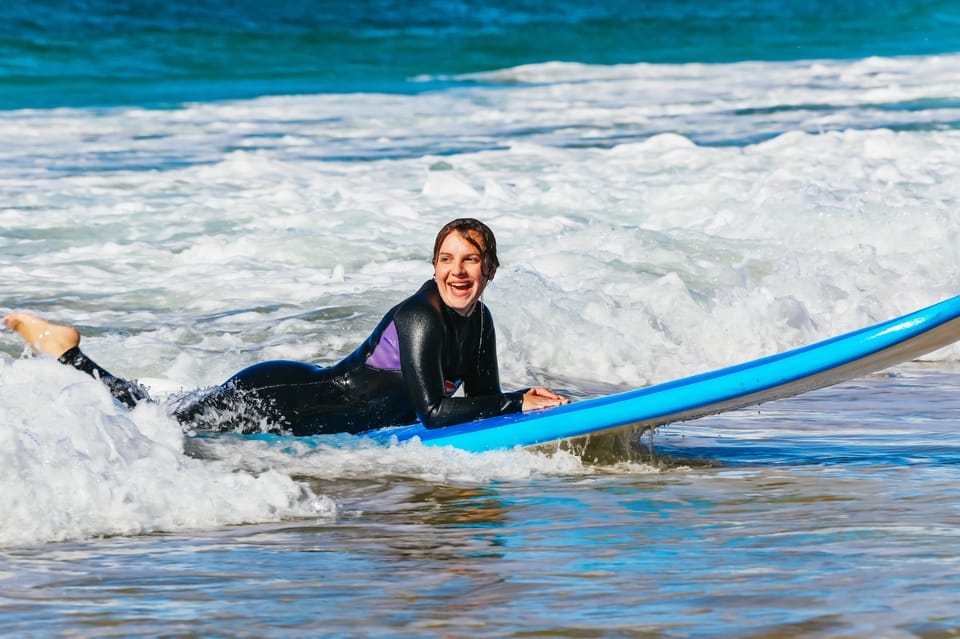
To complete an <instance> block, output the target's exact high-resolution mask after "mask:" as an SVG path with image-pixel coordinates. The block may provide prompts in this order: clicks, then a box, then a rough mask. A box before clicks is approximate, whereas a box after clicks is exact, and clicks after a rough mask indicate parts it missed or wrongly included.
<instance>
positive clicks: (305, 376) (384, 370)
mask: <svg viewBox="0 0 960 639" xmlns="http://www.w3.org/2000/svg"><path fill="white" fill-rule="evenodd" d="M60 360H61V361H62V362H64V363H66V364H70V365H72V366H74V367H75V368H79V369H80V370H84V371H86V372H88V373H90V374H91V375H94V376H95V377H98V378H99V379H101V380H102V381H103V382H104V383H105V384H106V385H107V387H108V388H110V390H111V392H112V393H113V396H114V397H115V398H116V399H117V400H118V401H120V402H122V403H124V404H126V405H128V406H133V405H135V404H136V403H137V402H138V401H142V400H144V399H148V395H147V392H146V390H145V389H144V388H143V387H142V386H140V385H139V384H137V383H136V382H131V381H128V380H123V379H119V378H117V377H114V376H113V375H110V373H108V372H107V371H105V370H103V369H101V368H100V367H99V366H97V365H96V364H95V363H93V362H92V361H91V360H90V359H88V358H87V357H86V356H85V355H84V354H83V353H81V352H80V351H79V349H71V350H70V351H67V352H66V353H64V354H63V355H62V356H61V357H60ZM461 384H462V385H463V389H464V394H465V396H464V397H452V395H453V393H454V392H455V391H456V390H457V388H459V386H460V385H461ZM522 404H523V391H516V392H513V393H503V392H502V391H501V390H500V373H499V369H498V365H497V348H496V334H495V331H494V327H493V319H492V317H491V316H490V311H489V310H488V309H487V307H486V306H484V305H483V303H480V302H478V304H477V308H476V309H475V311H474V312H473V313H471V315H470V316H469V317H462V316H461V315H459V314H458V313H456V312H455V311H453V310H452V309H451V308H449V307H448V306H447V305H445V304H444V303H443V301H442V299H441V298H440V293H439V291H438V290H437V285H436V282H434V281H433V280H429V281H427V282H426V283H425V284H424V285H423V286H422V287H421V288H420V290H419V291H417V292H416V293H415V294H414V295H412V296H411V297H409V298H407V299H406V300H404V301H403V302H401V303H400V304H398V305H397V306H395V307H394V308H392V309H391V310H390V311H389V312H388V313H387V314H386V315H385V316H384V318H383V320H381V322H380V324H379V325H378V326H377V328H376V329H374V331H373V333H372V334H371V335H370V337H369V338H367V339H366V341H364V342H363V344H361V345H360V347H359V348H357V350H355V351H354V352H353V353H352V354H350V355H349V356H348V357H347V358H346V359H344V360H343V361H341V362H340V363H339V364H336V365H335V366H331V367H329V368H321V367H319V366H315V365H313V364H305V363H302V362H292V361H270V362H264V363H262V364H256V365H254V366H251V367H249V368H246V369H244V370H242V371H240V372H239V373H237V374H236V375H234V376H233V377H231V378H230V379H229V380H227V381H226V382H225V383H224V384H222V385H221V386H218V387H216V388H214V389H212V390H210V391H208V392H206V393H204V394H202V395H201V396H199V397H192V398H188V399H185V400H183V401H182V402H181V404H180V405H179V406H178V408H177V409H176V411H175V415H176V416H177V418H178V419H179V420H180V421H181V422H183V423H186V424H190V425H192V426H196V427H198V428H204V429H216V430H224V429H229V430H238V429H239V430H248V431H249V430H262V429H263V428H264V427H267V428H268V429H276V428H281V429H283V430H288V431H290V432H292V433H293V434H295V435H312V434H318V433H359V432H362V431H365V430H370V429H373V428H379V427H382V426H389V425H392V424H403V423H409V422H412V421H414V420H415V419H417V418H419V419H420V420H421V421H422V422H423V423H424V425H426V426H427V427H428V428H437V427H440V426H448V425H450V424H458V423H461V422H466V421H470V420H474V419H479V418H481V417H491V416H494V415H502V414H505V413H515V412H519V411H520V410H521V407H522Z"/></svg>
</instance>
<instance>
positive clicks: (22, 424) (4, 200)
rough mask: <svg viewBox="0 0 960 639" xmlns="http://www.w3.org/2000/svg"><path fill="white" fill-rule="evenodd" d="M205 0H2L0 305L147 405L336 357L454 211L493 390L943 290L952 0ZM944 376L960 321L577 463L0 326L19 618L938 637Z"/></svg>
mask: <svg viewBox="0 0 960 639" xmlns="http://www.w3.org/2000/svg"><path fill="white" fill-rule="evenodd" d="M226 4H227V3H222V4H221V3H215V2H211V1H206V2H204V1H194V2H190V3H184V2H179V1H177V0H172V1H170V2H167V3H165V4H164V5H163V6H162V7H155V6H152V5H147V4H141V3H130V2H128V3H124V2H107V1H105V0H100V1H92V2H85V3H66V2H53V1H47V2H39V3H22V4H17V5H15V6H14V5H13V4H12V3H5V4H2V5H0V17H2V18H3V20H0V291H2V293H0V311H2V312H6V311H8V310H13V309H26V310H31V311H33V312H36V313H39V314H41V315H43V316H44V317H47V318H49V319H52V320H54V321H60V322H67V323H71V324H74V325H76V326H78V327H79V328H80V330H81V332H82V333H83V335H84V338H83V339H84V342H83V343H84V348H85V351H86V352H88V353H89V354H90V355H91V356H92V357H93V358H94V359H96V360H97V361H98V362H100V363H101V364H103V365H104V366H106V367H107V368H109V369H110V370H111V371H113V372H115V373H117V374H120V375H123V376H126V377H134V378H139V379H142V380H144V381H145V382H146V383H147V384H149V385H150V386H151V388H152V390H153V392H154V393H155V394H157V395H159V396H162V395H164V394H167V393H174V392H179V391H180V390H181V389H193V388H198V387H204V386H209V385H213V384H217V383H220V382H221V381H223V380H224V379H226V378H227V377H229V376H230V375H231V374H232V373H234V372H235V371H237V370H239V369H240V368H242V367H244V366H246V365H249V364H251V363H254V362H258V361H262V360H265V359H273V358H287V359H297V360H303V361H313V362H317V363H321V364H324V363H332V362H335V361H337V360H338V359H339V358H340V357H342V356H344V355H345V354H347V353H349V352H350V351H352V350H353V348H355V346H356V345H357V344H358V343H359V342H360V341H361V340H362V339H364V338H365V337H366V335H367V334H368V333H369V331H370V330H371V329H372V328H373V327H374V326H375V325H376V323H377V322H378V321H379V319H380V317H381V315H382V314H383V313H384V312H385V311H386V310H387V309H388V308H390V307H391V306H392V305H393V304H395V303H396V302H397V301H399V300H400V299H402V298H403V297H405V296H406V295H408V294H410V293H411V292H413V291H414V290H416V288H417V287H418V286H419V285H420V283H422V282H423V281H424V280H426V279H427V278H429V277H430V276H431V267H430V263H429V258H430V255H429V252H430V249H431V247H432V241H433V236H434V234H435V232H436V230H437V229H438V228H439V226H440V225H442V224H443V223H444V222H446V221H448V220H449V219H451V218H453V217H458V216H462V215H471V216H475V217H479V218H481V219H483V220H485V221H486V222H488V223H489V224H490V225H491V226H492V227H493V229H494V231H495V232H496V234H497V237H498V241H499V244H500V247H501V248H500V252H501V261H502V267H501V269H500V271H499V272H498V273H497V277H496V279H495V281H494V282H493V283H492V284H491V286H490V288H489V289H488V292H487V293H486V295H485V301H486V303H487V304H488V305H489V306H490V307H491V309H492V311H493V314H494V317H495V319H496V322H497V330H498V338H499V341H498V344H499V350H500V353H499V354H500V362H501V369H502V378H503V382H504V386H505V387H508V388H519V387H523V386H528V385H532V384H546V385H549V386H551V387H554V388H556V389H558V390H560V391H562V392H565V393H567V394H569V395H571V396H572V397H574V398H583V397H589V396H594V395H598V394H602V393H607V392H613V391H617V390H622V389H626V388H636V387H640V386H645V385H648V384H653V383H657V382H662V381H667V380H670V379H674V378H676V377H680V376H685V375H691V374H695V373H699V372H703V371H707V370H711V369H713V368H716V367H719V366H725V365H730V364H736V363H739V362H741V361H745V360H748V359H751V358H754V357H759V356H762V355H767V354H771V353H775V352H779V351H782V350H785V349H789V348H793V347H796V346H800V345H803V344H806V343H810V342H813V341H817V340H820V339H824V338H827V337H830V336H833V335H836V334H839V333H842V332H845V331H849V330H853V329H856V328H859V327H862V326H865V325H867V324H871V323H874V322H877V321H881V320H884V319H888V318H890V317H894V316H897V315H899V314H902V313H905V312H909V311H912V310H915V309H917V308H920V307H922V306H925V305H928V304H931V303H934V302H936V301H939V300H941V299H945V298H947V297H951V296H953V295H956V294H957V293H958V291H960V186H958V185H960V169H958V165H957V162H956V158H957V157H960V126H958V123H960V100H958V98H957V96H958V95H960V80H958V78H960V47H958V46H957V43H958V42H960V40H958V39H957V37H956V34H957V32H958V29H960V9H958V7H957V5H956V4H955V3H951V2H895V1H892V2H867V1H865V0H864V1H860V2H852V3H845V4H843V6H839V5H837V6H835V5H834V3H826V2H814V3H803V4H802V6H801V3H786V2H782V1H781V2H775V1H773V0H767V1H761V0H752V1H748V0H744V1H742V2H730V3H703V2H680V1H676V0H674V1H666V0H664V1H663V2H651V3H628V2H619V1H616V0H600V1H599V2H593V3H590V4H589V5H584V4H583V3H573V2H565V1H555V2H552V3H542V2H535V1H533V0H528V1H526V2H505V1H501V2H485V3H480V2H453V1H451V0H435V1H433V2H419V3H401V2H387V1H379V2H373V1H370V2H360V3H353V4H350V3H347V4H346V5H344V4H342V3H327V2H312V3H311V2H284V3H275V5H277V6H270V5H264V4H262V3H253V2H237V3H229V6H225V5H226ZM958 389H960V347H958V346H956V345H954V346H950V347H947V348H944V349H942V350H940V351H937V352H935V353H931V354H930V355H928V356H926V357H924V359H923V360H922V361H918V362H911V363H909V364H905V365H903V366H899V367H896V368H894V369H891V370H888V371H884V372H882V373H879V374H877V375H873V376H870V377H868V378H864V379H857V380H852V381H851V382H848V383H845V384H841V385H838V386H836V387H833V388H828V389H823V390H821V391H817V392H814V393H809V394H807V395H803V396H800V397H796V398H792V399H789V400H782V401H778V402H771V403H769V404H764V405H762V406H759V407H752V408H749V409H744V410H741V411H735V412H732V413H728V414H724V415H719V416H716V417H711V418H705V419H701V420H697V421H694V422H689V423H685V424H674V425H670V426H666V427H663V428H660V429H659V430H658V431H656V432H655V433H645V434H636V435H635V436H634V437H632V439H631V440H630V447H629V448H628V449H624V448H623V447H622V446H621V447H616V448H615V447H613V444H612V443H610V444H609V446H608V447H607V448H604V446H607V444H605V443H603V442H601V443H600V444H599V448H600V450H601V452H603V453H604V454H601V455H595V454H594V453H593V452H591V453H589V454H583V455H577V454H574V453H572V452H570V451H567V450H538V451H527V450H512V451H501V452H494V453H485V454H479V455H477V454H468V453H464V452H462V451H457V450H454V449H443V448H429V447H424V446H421V445H419V444H418V443H412V444H406V445H402V446H393V447H388V446H376V445H373V444H371V443H369V442H367V441H365V440H363V439H360V438H352V437H332V438H329V441H324V442H321V444H320V445H318V446H316V447H312V448H311V447H307V446H302V447H297V446H295V447H287V448H278V447H275V446H274V447H271V446H269V445H268V444H267V443H265V442H258V441H253V440H235V439H229V438H222V439H216V440H205V439H197V438H195V437H193V436H192V434H191V433H183V432H182V431H181V429H180V427H179V426H178V425H177V424H176V422H174V421H173V420H172V419H171V418H170V417H169V415H167V414H166V412H165V411H164V409H163V408H162V407H161V406H156V405H144V406H140V407H138V408H137V409H135V410H133V411H128V410H126V409H123V408H121V407H118V406H117V405H116V404H115V403H114V402H113V401H112V400H111V399H110V397H109V396H108V394H107V393H106V391H105V390H104V389H103V388H102V387H101V386H100V384H99V383H98V382H97V381H95V380H92V379H90V378H88V377H86V376H84V375H83V374H81V373H78V372H76V371H73V370H71V369H67V368H66V367H63V366H60V365H58V364H57V363H56V362H52V361H50V360H48V359H44V358H37V357H33V356H31V355H30V354H29V352H27V349H25V348H24V346H23V344H22V343H21V342H20V341H19V340H18V338H17V337H16V336H15V335H13V334H12V333H10V332H9V331H3V332H0V513H2V514H3V516H2V517H0V584H2V587H0V631H2V632H3V634H9V635H11V636H34V637H47V636H84V637H126V636H205V637H206V636H231V637H260V636H289V637H300V636H331V637H334V636H336V637H354V636H373V635H377V636H380V635H384V636H397V637H401V636H402V637H414V636H417V637H419V636H444V637H449V636H471V637H474V636H482V637H504V636H517V637H519V636H532V635H539V636H558V637H623V636H656V637H694V636H715V637H743V636H751V637H783V636H805V637H838V636H844V637H851V636H855V637H879V636H883V637H945V636H953V635H955V634H956V633H957V632H960V614H958V612H957V611H958V610H960V570H958V568H957V556H958V554H960V509H958V506H957V504H958V489H957V486H958V485H960V483H958V482H960V475H958V473H957V468H958V461H960V435H958V434H957V431H958V430H960V428H958V427H960V399H958ZM620 443H622V442H620Z"/></svg>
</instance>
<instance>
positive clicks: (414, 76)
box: [0, 0, 960, 109]
mask: <svg viewBox="0 0 960 639" xmlns="http://www.w3.org/2000/svg"><path fill="white" fill-rule="evenodd" d="M3 18H4V20H3V23H2V25H0V108H5V109H12V108H19V107H37V108H50V107H56V106H93V105H116V104H141V105H170V104H177V103H181V102H185V101H207V100H220V99H230V98H250V97H254V96H258V95H278V94H280V95H283V94H311V93H317V92H353V91H365V92H380V91H387V92H399V93H414V92H422V91H427V90H434V89H438V88H445V87H449V86H451V85H456V84H462V83H465V82H466V83H469V82H470V81H469V80H457V79H454V78H452V77H451V76H458V75H461V74H467V73H475V72H478V71H490V70H493V69H502V68H508V67H514V66H517V65H522V64H533V63H541V62H548V61H555V60H563V61H570V62H583V63H588V64H601V65H611V64H623V63H637V62H649V63H684V62H705V63H711V62H735V61H742V60H803V59H808V60H809V59H821V58H825V59H837V58H840V59H847V58H860V57H866V56H874V55H875V56H900V55H927V54H937V53H945V52H954V51H956V50H957V49H958V46H960V45H958V41H960V40H958V38H957V30H958V29H960V8H958V7H957V5H956V3H955V2H950V1H947V0H926V1H907V0H890V1H887V2H880V1H875V0H854V1H851V2H843V3H839V2H830V1H815V2H784V1H782V0H741V1H737V2H720V3H714V2H696V1H673V0H670V1H666V0H660V1H656V2H631V1H630V0H603V1H601V2H591V3H588V4H585V3H583V2H577V1H574V0H556V1H554V2H541V1H539V0H527V1H509V0H498V1H495V2H488V1H480V0H467V1H460V0H431V1H420V2H404V1H402V0H361V1H360V2H355V3H341V2H331V1H319V2H309V1H306V0H296V1H294V0H291V1H288V2H280V3H261V2H254V1H253V0H244V1H242V2H229V3H224V2H218V1H216V0H198V1H197V2H189V3H188V2H178V1H173V2H164V3H152V2H135V1H128V2H119V1H111V0H93V1H91V2H84V3H74V2H66V1H64V2H55V1H51V0H41V1H40V2H31V3H20V4H16V3H6V4H5V6H4V8H3Z"/></svg>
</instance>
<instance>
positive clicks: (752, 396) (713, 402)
mask: <svg viewBox="0 0 960 639" xmlns="http://www.w3.org/2000/svg"><path fill="white" fill-rule="evenodd" d="M958 339H960V296H958V297H953V298H950V299H948V300H945V301H943V302H940V303H939V304H935V305H933V306H930V307H928V308H925V309H921V310H919V311H916V312H914V313H910V314H908V315H904V316H903V317H898V318H896V319H892V320H889V321H886V322H882V323H880V324H876V325H874V326H870V327H867V328H862V329H860V330H857V331H853V332H852V333H847V334H845V335H841V336H839V337H834V338H831V339H827V340H824V341H822V342H817V343H816V344H811V345H809V346H803V347H801V348H797V349H794V350H791V351H786V352H783V353H779V354H777V355H771V356H769V357H764V358H761V359H757V360H754V361H750V362H746V363H744V364H739V365H736V366H731V367H729V368H722V369H719V370H716V371H712V372H709V373H703V374H700V375H695V376H693V377H687V378H684V379H678V380H676V381H672V382H667V383H664V384H659V385H657V386H649V387H646V388H641V389H638V390H633V391H627V392H624V393H618V394H614V395H608V396H605V397H597V398H594V399H588V400H583V401H579V402H575V403H573V404H568V405H566V406H560V407H558V408H552V409H548V410H543V411H536V412H530V413H518V414H513V415H502V416H499V417H492V418H489V419H482V420H477V421H473V422H468V423H464V424H457V425H454V426H448V427H445V428H437V429H428V428H425V427H424V426H423V425H422V424H419V423H418V424H413V425H409V426H398V427H391V428H383V429H379V430H375V431H371V432H369V433H365V434H364V436H365V437H369V438H373V439H374V440H377V441H379V442H382V443H392V442H403V441H408V440H411V439H413V438H419V439H420V441H421V442H422V443H423V444H426V445H430V446H454V447H456V448H460V449H463V450H467V451H472V452H483V451H488V450H497V449H506V448H513V447H516V446H537V445H541V444H546V443H550V442H555V441H559V440H566V439H571V438H576V437H581V436H584V435H590V434H594V433H601V432H607V431H610V430H611V429H617V428H624V427H630V428H637V427H640V428H643V427H646V428H654V427H657V426H662V425H664V424H668V423H672V422H679V421H686V420H691V419H696V418H698V417H703V416H705V415H712V414H715V413H720V412H723V411H729V410H734V409H737V408H743V407H745V406H752V405H756V404H760V403H762V402H767V401H771V400H775V399H781V398H784V397H790V396H792V395H797V394H800V393H804V392H807V391H811V390H815V389H817V388H823V387H825V386H830V385H832V384H836V383H839V382H842V381H845V380H848V379H852V378H854V377H859V376H862V375H866V374H869V373H873V372H876V371H879V370H883V369H884V368H887V367H889V366H893V365H896V364H900V363H902V362H905V361H909V360H911V359H914V358H916V357H919V356H921V355H923V354H925V353H929V352H931V351H934V350H936V349H938V348H942V347H943V346H947V345H948V344H951V343H953V342H955V341H957V340H958Z"/></svg>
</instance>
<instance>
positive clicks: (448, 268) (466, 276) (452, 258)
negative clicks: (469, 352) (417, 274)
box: [433, 231, 496, 317]
mask: <svg viewBox="0 0 960 639" xmlns="http://www.w3.org/2000/svg"><path fill="white" fill-rule="evenodd" d="M495 272H496V269H493V271H491V272H489V273H487V274H486V275H484V273H483V258H482V256H481V255H480V251H479V250H478V249H477V247H476V246H474V245H473V244H471V243H470V242H468V241H467V240H465V239H464V238H463V237H462V236H461V235H460V233H458V232H456V231H454V232H453V233H450V234H449V235H447V237H446V238H444V240H443V242H442V243H441V244H440V250H439V251H438V252H437V261H436V263H435V264H434V265H433V277H434V279H436V280H437V288H438V289H439V290H440V298H441V299H442V300H443V303H444V304H446V305H447V306H449V307H450V308H452V309H453V310H454V311H456V312H457V313H459V314H460V315H462V316H464V317H467V316H469V315H470V313H472V312H473V308H474V305H475V304H476V302H477V300H478V299H480V295H481V294H482V293H483V289H484V288H486V286H487V282H489V281H490V280H492V279H493V275H494V273H495Z"/></svg>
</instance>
